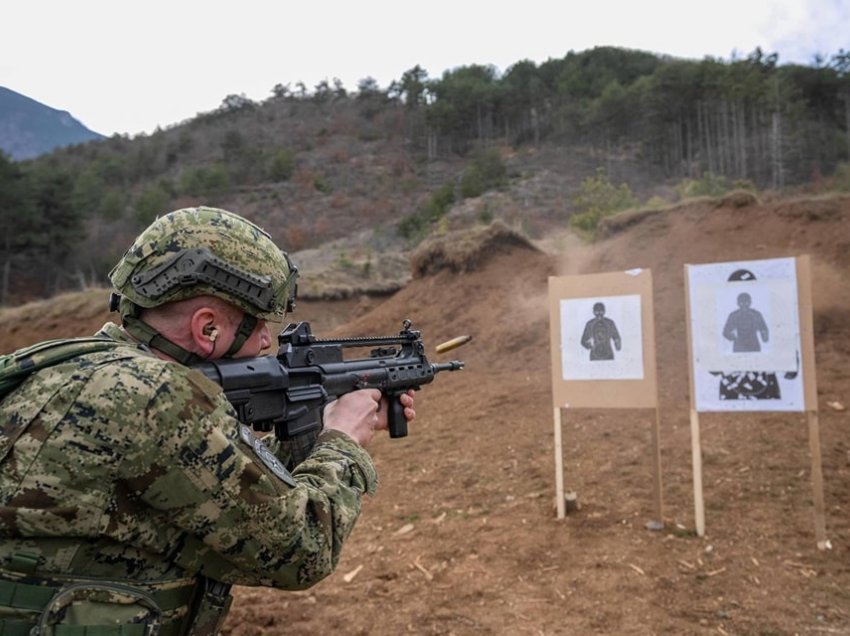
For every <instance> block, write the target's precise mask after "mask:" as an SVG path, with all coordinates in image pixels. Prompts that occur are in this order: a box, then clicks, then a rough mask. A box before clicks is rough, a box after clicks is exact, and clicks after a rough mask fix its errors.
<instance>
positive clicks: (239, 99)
mask: <svg viewBox="0 0 850 636" xmlns="http://www.w3.org/2000/svg"><path fill="white" fill-rule="evenodd" d="M778 62H779V61H778V59H777V56H776V55H769V54H765V53H763V52H762V51H760V50H756V51H754V52H753V53H752V54H750V55H749V56H747V57H745V58H742V59H733V60H731V61H723V60H716V59H705V60H701V61H693V60H681V59H673V58H669V57H666V56H661V55H655V54H651V53H645V52H640V51H631V50H624V49H616V48H596V49H593V50H589V51H584V52H580V53H575V52H570V53H568V54H567V55H566V56H565V57H563V58H561V59H550V60H548V61H546V62H544V63H542V64H539V65H538V64H535V63H533V62H530V61H519V62H517V63H516V64H514V65H513V66H511V67H510V68H508V69H507V70H505V71H504V72H503V73H500V72H497V70H496V69H495V68H492V67H488V66H479V65H471V66H464V67H459V68H456V69H453V70H451V71H447V72H445V73H444V74H443V75H442V76H441V77H439V78H430V77H429V76H428V73H427V72H426V71H425V70H424V69H422V68H420V67H418V66H417V67H414V68H412V69H410V70H409V71H407V72H405V73H404V74H403V75H402V77H401V78H399V79H398V80H397V81H394V82H392V84H391V85H390V86H388V87H381V86H378V85H377V83H376V82H375V81H374V80H372V79H370V78H366V79H364V80H362V81H361V82H360V83H359V85H358V87H357V90H356V91H354V92H349V91H347V90H346V89H345V88H344V87H343V86H342V84H341V83H340V82H338V81H335V80H334V81H330V82H328V81H325V82H321V83H320V84H318V85H317V86H315V87H314V88H313V89H312V90H309V89H308V88H307V87H306V86H304V85H303V84H298V85H295V86H294V87H293V86H290V85H288V84H286V85H284V84H277V85H275V86H274V87H273V88H272V89H271V95H270V97H269V98H268V99H266V100H264V101H262V102H259V103H258V102H254V101H251V100H249V99H247V98H245V97H244V96H240V95H229V96H227V97H225V99H224V100H223V102H222V104H221V106H220V107H219V108H218V109H216V110H215V111H212V112H208V113H201V114H199V115H198V116H197V117H195V118H193V119H192V120H189V121H185V122H181V123H177V124H175V125H174V126H172V127H169V128H168V129H166V130H158V131H156V132H155V133H153V134H151V135H142V136H138V137H135V138H132V139H131V138H127V137H121V136H114V137H112V138H110V139H107V140H103V141H99V142H91V143H88V144H84V145H79V146H75V147H71V148H67V149H63V150H60V151H57V152H54V153H52V154H50V155H48V156H45V157H42V158H39V159H37V160H34V161H29V162H24V163H17V162H13V161H11V160H10V159H8V158H6V157H3V156H0V237H2V239H0V240H2V243H0V267H2V270H1V271H2V278H0V303H2V304H10V303H14V302H19V301H21V300H26V299H30V298H34V297H39V296H46V295H50V294H53V293H56V292H58V291H61V290H64V289H69V288H76V287H80V286H84V285H87V284H102V283H103V282H105V274H106V272H107V271H108V268H109V266H110V265H111V264H112V263H113V262H114V261H115V260H116V258H117V257H118V256H119V255H120V252H121V250H123V249H124V247H126V245H128V244H129V242H130V241H131V240H132V237H133V236H134V235H135V234H136V233H137V232H138V230H139V229H140V228H142V227H143V226H144V225H145V224H147V223H148V222H149V221H150V220H151V219H152V218H154V217H155V216H156V215H157V214H160V213H163V212H165V211H168V210H170V209H173V208H176V207H179V206H184V205H192V204H197V203H206V204H212V205H220V206H223V207H230V208H232V209H234V210H238V211H240V212H242V213H243V214H245V215H246V216H249V217H250V218H252V219H254V220H256V221H257V222H259V223H260V224H261V225H263V226H264V227H266V228H267V229H269V230H270V231H271V232H272V233H273V234H274V236H275V237H276V238H278V239H279V240H280V242H281V243H283V244H285V246H286V247H287V249H289V250H291V251H298V250H305V249H308V248H315V247H318V246H320V245H322V244H325V243H327V242H328V241H331V240H334V239H346V240H347V241H349V243H350V244H351V245H354V244H356V245H358V246H359V248H360V249H361V250H365V252H364V253H365V254H366V256H365V257H363V258H365V259H366V261H365V263H364V266H363V269H362V271H363V273H364V275H367V274H368V272H371V271H373V269H376V268H372V267H371V264H372V262H373V259H374V260H375V261H377V260H378V259H379V255H380V254H382V253H384V252H387V251H389V250H401V251H403V250H405V249H407V248H409V247H410V246H412V245H414V244H415V243H416V242H418V241H419V240H421V239H422V238H423V237H424V236H426V235H427V234H428V233H430V232H433V231H443V230H445V229H446V226H447V225H448V224H449V223H455V222H459V220H460V219H463V220H464V221H465V222H473V223H474V222H480V221H489V220H492V219H493V218H494V217H503V218H506V220H509V221H511V222H513V223H517V224H520V225H521V226H522V229H524V230H525V231H526V232H528V233H530V234H532V235H533V234H535V233H536V234H538V235H539V234H542V233H543V232H545V231H546V230H547V229H548V228H551V227H552V226H555V225H561V226H563V225H565V224H567V223H568V222H569V220H570V218H573V221H572V222H573V223H575V224H576V225H577V226H578V227H580V228H582V229H584V230H587V231H590V232H592V231H593V229H594V228H595V225H596V223H597V222H598V220H599V218H601V216H604V215H605V214H607V213H609V212H611V211H616V210H617V209H622V208H624V207H637V206H642V205H647V204H648V205H656V206H657V205H664V204H665V203H672V202H674V201H675V200H676V199H678V198H681V197H683V196H687V195H692V194H701V193H705V194H717V193H718V191H720V192H722V191H724V190H727V189H731V188H733V187H743V188H747V189H750V190H753V191H755V190H764V189H770V190H773V191H782V190H787V189H790V188H800V187H807V188H809V189H819V188H821V189H822V188H826V187H830V188H842V187H845V188H850V167H848V157H850V53H847V52H844V51H839V52H838V53H837V54H835V55H832V56H831V57H830V58H829V59H824V60H823V61H822V62H818V63H817V64H813V65H811V66H799V65H782V64H779V63H778ZM488 192H492V193H501V195H502V198H501V199H492V198H488V196H489V195H487V194H486V193H488ZM349 260H350V258H349V255H348V254H346V253H342V252H341V253H339V254H338V261H339V263H340V264H341V265H346V264H347V263H348V261H349Z"/></svg>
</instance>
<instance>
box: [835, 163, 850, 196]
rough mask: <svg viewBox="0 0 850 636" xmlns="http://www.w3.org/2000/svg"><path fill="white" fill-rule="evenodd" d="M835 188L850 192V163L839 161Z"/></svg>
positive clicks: (836, 169)
mask: <svg viewBox="0 0 850 636" xmlns="http://www.w3.org/2000/svg"><path fill="white" fill-rule="evenodd" d="M835 189H836V190H838V191H839V192H850V163H845V162H842V163H839V164H838V166H836V168H835Z"/></svg>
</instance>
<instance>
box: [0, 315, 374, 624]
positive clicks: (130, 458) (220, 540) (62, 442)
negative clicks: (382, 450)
mask: <svg viewBox="0 0 850 636" xmlns="http://www.w3.org/2000/svg"><path fill="white" fill-rule="evenodd" d="M101 335H104V336H106V337H108V338H112V339H115V340H121V341H126V342H127V345H126V346H119V347H115V348H113V349H111V350H108V351H101V352H96V353H88V354H85V355H82V356H79V357H77V358H74V359H72V360H69V361H67V362H63V363H61V364H59V365H56V366H53V367H49V368H47V369H43V370H41V371H39V372H37V373H34V374H32V375H31V376H29V378H28V379H27V380H26V381H25V382H24V383H23V384H22V385H21V386H19V387H18V388H17V389H16V390H14V391H13V392H12V393H11V394H9V395H8V396H7V397H6V398H5V399H4V400H3V401H2V403H0V497H2V499H1V500H0V505H2V507H0V537H2V540H0V568H2V570H3V571H2V572H0V579H2V580H4V581H6V583H4V585H3V587H2V588H0V634H4V635H7V634H18V633H20V634H28V633H29V631H28V627H26V628H25V626H27V625H32V624H34V623H35V621H36V620H37V617H38V616H39V614H40V613H41V610H42V609H43V608H44V607H45V605H46V604H47V600H48V599H49V598H50V597H51V596H52V595H53V592H54V591H55V589H57V588H61V587H63V586H67V585H68V584H69V583H74V582H80V581H93V582H95V583H97V582H106V583H108V584H109V585H108V586H107V589H101V588H98V587H97V586H96V585H94V586H89V588H88V589H85V590H83V591H82V592H80V593H79V594H77V596H74V595H73V594H72V597H73V598H71V600H70V601H68V602H64V601H63V602H58V601H56V600H55V599H54V604H55V605H56V607H54V608H53V609H52V611H53V614H55V615H56V616H55V617H51V618H50V619H49V620H51V621H52V620H55V621H56V622H61V623H62V625H66V624H67V625H72V624H73V625H79V624H98V625H100V624H115V623H116V622H117V623H139V622H141V623H144V622H145V620H142V619H143V617H144V616H147V615H148V614H147V613H148V611H149V610H148V608H147V605H146V604H147V603H148V602H149V601H150V599H149V598H148V596H147V594H150V596H151V597H152V598H153V601H155V602H156V603H158V605H159V606H160V607H159V609H160V610H162V617H161V618H160V619H157V622H160V623H161V624H162V630H161V632H160V634H163V635H164V636H171V635H172V634H173V635H177V634H186V633H191V634H207V633H209V634H212V633H216V631H217V627H216V626H215V623H216V621H217V620H218V619H217V618H216V617H215V616H212V618H210V619H209V620H210V621H211V623H210V624H208V625H206V626H204V625H203V623H204V620H205V619H204V618H203V617H202V618H201V619H197V618H196V619H195V621H196V622H195V624H194V626H193V627H191V628H190V627H189V625H190V623H191V621H192V620H193V618H192V614H193V613H197V611H196V610H193V609H190V607H191V606H192V605H193V604H194V606H195V607H197V603H198V598H199V594H200V592H199V590H198V587H199V585H200V583H199V581H201V580H202V578H201V577H206V578H208V579H210V580H213V581H218V582H222V583H226V584H228V583H229V584H239V585H263V586H271V587H277V588H283V589H301V588H305V587H308V586H310V585H312V584H314V583H316V582H317V581H319V580H320V579H322V578H323V577H325V576H327V575H328V574H329V573H330V572H331V571H332V570H333V569H334V567H335V565H336V563H337V560H338V558H339V555H340V550H341V548H342V544H343V542H344V541H345V539H346V537H347V536H348V535H349V533H350V532H351V530H352V528H353V526H354V523H355V520H356V519H357V516H358V514H359V511H360V500H361V497H362V495H363V494H364V493H370V494H371V493H372V492H373V491H374V489H375V487H376V484H377V475H376V473H375V469H374V466H373V464H372V461H371V459H370V458H369V455H368V454H367V453H366V451H365V450H364V449H363V448H362V447H360V446H359V445H358V444H357V443H356V442H354V441H353V440H352V439H350V438H349V437H347V436H346V435H345V434H343V433H340V432H336V431H325V432H323V433H322V434H321V435H320V436H319V438H318V441H317V443H316V444H315V446H314V447H313V449H312V451H311V452H310V454H309V456H308V457H307V459H306V460H305V461H304V462H302V463H301V464H299V465H298V466H297V467H296V468H295V469H294V470H293V472H292V474H291V475H290V474H289V473H287V472H286V471H282V470H281V469H280V467H279V465H277V466H275V463H274V462H273V461H272V462H270V461H269V459H268V457H264V455H267V454H268V453H267V451H266V452H265V453H264V452H262V451H265V450H266V449H265V448H261V447H260V446H262V445H260V446H255V438H253V436H252V435H251V434H250V432H249V431H248V429H247V428H246V427H244V426H243V425H241V424H240V423H239V422H238V421H237V420H236V414H235V412H234V411H233V408H232V407H231V405H230V404H229V402H228V401H227V400H226V399H225V397H224V395H223V393H222V391H221V389H220V388H219V386H218V385H216V384H214V383H213V382H211V381H210V380H208V379H206V378H205V377H203V376H202V375H201V374H200V373H198V372H197V371H194V370H191V369H190V368H188V367H186V366H184V365H182V364H178V363H175V362H169V361H165V360H163V359H160V358H158V357H156V356H154V355H152V354H151V353H149V351H147V350H146V348H145V347H140V346H136V344H135V342H133V341H132V340H130V339H129V338H127V336H126V334H124V332H123V331H122V330H121V329H119V328H118V327H117V326H116V325H113V324H107V325H105V326H104V328H103V330H102V332H101ZM258 451H261V452H259V454H258ZM282 459H285V458H282ZM270 466H271V468H270ZM10 581H14V582H16V583H17V584H18V585H17V587H14V586H13V587H10V585H14V584H10V583H9V582H10ZM116 583H120V584H121V585H122V586H126V589H124V587H116V586H115V585H114V584H116ZM44 587H46V588H47V589H48V592H45V593H44V594H42V595H41V597H40V596H39V594H38V592H39V588H44ZM122 594H123V595H124V597H122ZM139 594H141V595H142V596H144V597H145V598H144V599H142V600H139V598H138V595H139ZM134 595H136V596H134ZM42 597H43V598H42ZM33 598H36V599H40V600H32V599H33ZM227 598H228V599H229V597H227ZM21 599H26V601H22V600H21ZM223 602H228V600H227V599H225V600H223ZM157 611H159V610H157ZM98 616H101V617H106V618H102V619H98V618H97V617H98ZM92 617H95V618H94V619H93V618H92ZM43 620H47V619H43ZM97 620H103V621H104V622H103V623H98V622H96V621H97ZM124 627H125V628H128V629H127V630H126V631H105V632H101V631H91V632H85V631H84V630H83V631H64V632H62V631H55V632H54V631H52V630H51V629H50V628H45V629H43V630H42V631H41V632H33V633H41V634H53V633H55V634H56V635H57V636H60V635H61V634H69V635H73V636H82V635H83V634H86V633H91V634H121V635H122V636H123V635H132V634H135V633H139V634H147V633H148V632H133V631H132V630H130V629H129V626H127V625H125V626H124ZM60 629H61V628H60ZM77 629H78V630H79V629H80V628H77ZM4 630H5V631H4ZM150 633H153V632H150Z"/></svg>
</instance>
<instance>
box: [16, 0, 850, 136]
mask: <svg viewBox="0 0 850 636" xmlns="http://www.w3.org/2000/svg"><path fill="white" fill-rule="evenodd" d="M603 45H611V46H620V47H626V48H632V49H640V50H645V51H650V52H654V53H663V54H668V55H672V56H674V57H681V58H688V59H696V60H699V59H702V58H704V57H706V56H711V57H715V58H720V59H724V60H730V59H731V58H732V57H733V55H737V56H738V57H744V56H746V55H747V54H748V53H750V52H751V51H753V50H754V49H755V48H756V47H757V46H760V47H761V48H762V49H763V50H764V51H765V52H767V53H774V52H775V53H778V54H779V63H780V64H782V63H789V62H796V63H801V64H811V63H812V61H813V59H814V56H815V55H816V54H822V55H824V56H826V57H828V56H830V55H832V54H834V53H837V52H838V51H839V49H844V50H850V0H761V1H752V2H750V1H749V0H708V1H707V0H700V1H699V2H694V1H690V0H642V1H636V0H608V1H605V0H581V1H573V0H517V1H516V2H500V1H499V0H488V1H484V0H429V1H427V2H416V3H412V2H404V0H325V1H324V2H322V1H320V0H315V1H313V2H310V1H309V0H307V1H298V2H296V1H293V0H265V1H260V0H236V1H232V2H227V3H223V2H220V1H219V0H168V1H165V0H145V2H121V1H120V0H78V1H76V2H75V1H73V0H26V1H25V2H24V1H21V2H9V3H7V5H6V8H5V9H4V11H3V20H2V23H0V86H5V87H7V88H10V89H12V90H14V91H17V92H19V93H23V94H24V95H27V96H28V97H31V98H33V99H36V100H38V101H40V102H42V103H44V104H47V105H48V106H51V107H53V108H58V109H61V110H67V111H69V112H70V113H71V114H72V115H73V116H74V117H76V118H77V119H78V120H80V121H81V122H82V123H84V124H85V125H86V126H88V127H89V128H91V129H92V130H94V131H96V132H99V133H102V134H105V135H111V134H113V133H116V132H117V133H122V134H123V133H127V134H130V135H135V134H137V133H140V132H147V133H150V132H152V131H153V130H154V129H155V128H156V127H157V126H162V127H166V126H168V125H171V124H176V123H178V122H180V121H183V120H186V119H190V118H192V117H194V116H195V115H196V114H197V113H199V112H206V111H210V110H213V109H215V108H217V107H218V106H219V105H220V104H221V102H222V99H223V98H224V97H225V96H226V95H229V94H234V93H235V94H240V93H244V94H245V95H246V96H247V97H249V98H251V99H253V100H257V101H259V100H264V99H266V98H267V97H269V96H270V95H271V89H272V87H273V86H275V85H276V84H278V83H281V84H287V83H289V84H291V85H292V86H293V87H294V86H295V84H296V82H298V81H303V82H304V83H305V84H306V85H307V87H308V88H309V89H310V90H312V89H313V87H314V86H315V85H316V84H317V83H318V82H319V81H321V80H323V79H327V80H328V81H332V80H333V78H335V77H337V78H339V79H341V80H342V82H343V84H344V86H345V87H346V88H347V89H349V90H354V89H356V87H357V83H358V81H359V80H361V79H363V78H365V77H373V78H375V79H376V80H377V82H378V84H379V85H380V86H382V87H387V86H388V85H389V83H390V82H391V81H392V80H394V79H399V78H400V77H401V75H402V73H404V71H406V70H408V69H410V68H412V67H413V66H415V65H416V64H419V65H420V66H422V67H423V68H424V69H425V70H426V71H427V72H428V74H429V76H430V77H432V78H433V77H439V76H440V75H442V73H443V71H445V70H447V69H451V68H455V67H457V66H462V65H465V64H492V65H494V66H495V67H496V68H497V69H498V70H499V71H504V70H506V69H507V68H508V67H509V66H510V65H512V64H514V63H515V62H518V61H520V60H522V59H529V60H533V61H534V62H537V63H541V62H544V61H546V60H547V59H550V58H556V59H557V58H562V57H563V56H564V55H566V53H567V52H568V51H571V50H572V51H576V52H579V51H584V50H586V49H590V48H593V47H594V46H603Z"/></svg>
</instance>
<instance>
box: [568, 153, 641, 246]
mask: <svg viewBox="0 0 850 636" xmlns="http://www.w3.org/2000/svg"><path fill="white" fill-rule="evenodd" d="M573 204H574V205H575V208H576V211H575V213H574V214H573V215H572V216H571V217H570V223H571V224H572V225H573V226H575V227H577V228H579V229H580V230H584V231H587V232H593V231H594V230H595V229H596V226H597V224H598V223H599V219H601V218H602V217H603V216H609V215H611V214H615V213H617V212H620V211H621V210H628V209H629V208H634V207H637V205H638V201H637V199H636V198H635V197H634V195H633V194H632V191H631V189H630V188H629V186H628V185H626V184H625V183H621V184H620V185H619V186H615V185H614V184H613V183H611V180H610V179H609V178H608V175H607V174H606V173H605V170H603V169H602V168H599V169H598V170H597V171H596V176H594V177H587V178H586V179H584V181H582V182H581V187H580V188H579V192H578V194H577V195H576V196H575V198H574V199H573Z"/></svg>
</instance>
